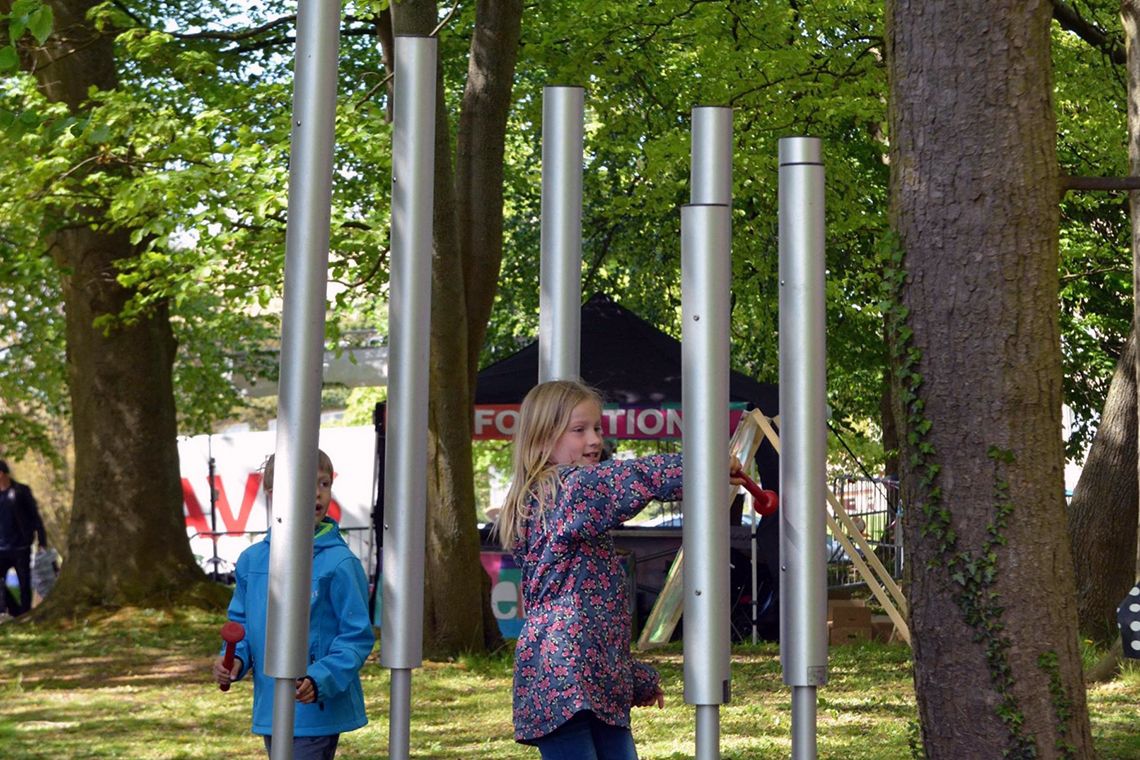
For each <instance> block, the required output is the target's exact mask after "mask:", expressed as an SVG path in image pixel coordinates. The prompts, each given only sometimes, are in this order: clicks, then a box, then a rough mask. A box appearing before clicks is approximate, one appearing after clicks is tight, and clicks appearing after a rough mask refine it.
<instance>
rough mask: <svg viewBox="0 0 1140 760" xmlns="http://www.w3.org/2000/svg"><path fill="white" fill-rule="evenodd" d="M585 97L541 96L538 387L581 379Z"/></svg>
mask: <svg viewBox="0 0 1140 760" xmlns="http://www.w3.org/2000/svg"><path fill="white" fill-rule="evenodd" d="M584 130H585V91H584V90H583V89H582V88H581V87H544V88H543V90H542V228H541V236H542V238H541V243H540V247H541V252H542V259H541V267H540V274H539V328H538V381H539V382H545V381H547V380H565V379H577V378H578V376H579V362H580V355H581V347H580V346H581V330H582V328H581V322H582V146H583V141H584Z"/></svg>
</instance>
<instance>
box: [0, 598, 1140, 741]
mask: <svg viewBox="0 0 1140 760" xmlns="http://www.w3.org/2000/svg"><path fill="white" fill-rule="evenodd" d="M223 622H224V618H223V617H222V616H220V615H216V614H211V613H204V612H201V611H198V610H193V609H179V610H175V611H157V610H140V609H131V610H123V611H120V612H118V613H116V614H114V615H109V616H107V617H104V618H102V619H91V620H88V621H87V622H86V623H83V624H80V625H75V626H72V627H68V628H54V629H45V628H41V627H33V626H29V625H24V624H16V623H11V622H9V623H6V624H4V625H0V656H2V662H3V666H2V667H0V756H2V757H3V758H5V759H6V760H25V759H26V758H52V759H53V760H54V759H57V758H132V760H133V759H136V758H140V759H141V758H218V757H265V754H264V751H263V750H262V748H261V742H260V739H259V738H257V737H254V736H253V735H251V734H250V733H249V713H250V699H251V697H250V691H249V685H248V684H247V683H239V684H236V685H235V686H234V687H233V689H231V690H230V692H229V693H226V694H223V693H222V692H220V691H219V690H218V688H217V687H216V686H215V685H214V684H213V682H212V680H211V679H210V673H209V668H210V663H211V661H212V658H213V656H214V653H215V652H216V651H217V648H218V646H220V639H219V638H218V629H219V627H220V626H221V624H222V623H223ZM373 657H374V658H375V654H374V655H373ZM646 659H647V660H649V661H650V662H652V663H653V664H654V665H656V666H657V667H658V669H659V670H660V671H661V673H662V677H663V680H664V685H665V690H666V707H665V709H664V710H656V709H639V710H635V712H634V736H635V737H636V738H637V741H638V748H639V752H640V754H641V757H642V758H643V760H666V759H669V760H676V759H679V758H688V757H692V755H693V751H694V745H693V714H694V713H693V708H692V707H690V706H688V705H685V704H684V702H683V699H682V685H681V654H680V649H679V648H672V649H667V650H664V651H662V652H660V653H654V654H652V655H649V656H647V657H646ZM829 675H830V681H829V683H828V684H827V686H825V687H822V688H821V689H820V690H819V714H818V735H819V755H820V757H821V758H833V759H835V760H861V759H862V758H870V759H872V760H878V759H880V758H881V759H882V760H892V759H894V758H900V759H901V758H910V757H911V752H910V748H909V737H910V736H911V734H912V731H914V730H915V728H914V727H915V723H914V721H915V706H914V688H913V685H912V681H911V674H910V650H909V649H907V648H905V647H902V646H897V645H894V646H884V645H880V644H863V645H852V646H845V647H837V648H833V649H832V650H831V659H830V664H829ZM362 677H363V681H364V694H365V698H366V700H367V703H368V714H369V717H370V718H371V720H372V722H371V723H370V724H369V725H368V726H366V727H365V728H363V729H361V730H359V731H354V732H352V733H349V734H345V735H344V736H342V737H341V744H340V751H339V752H338V753H337V757H338V758H380V757H384V756H386V754H387V742H388V721H387V715H388V709H387V708H388V671H387V670H386V669H384V668H382V667H380V665H379V663H378V662H375V659H374V660H373V661H372V662H370V663H369V664H368V665H367V666H366V667H365V669H364V672H363V674H362ZM510 684H511V660H510V656H509V654H508V653H504V654H502V655H499V656H494V657H480V658H464V659H461V660H459V661H456V662H425V663H424V666H423V667H422V668H420V669H417V670H416V671H414V672H413V676H412V699H413V704H412V714H413V725H412V729H411V731H412V733H411V745H412V756H413V757H416V758H464V759H467V758H480V759H483V760H491V759H492V758H494V759H495V760H500V759H504V758H530V759H531V760H536V758H537V757H538V752H537V751H536V750H533V749H530V748H527V747H523V746H521V745H517V744H515V743H514V741H513V740H512V739H511V735H512V733H511V703H510ZM732 689H733V693H732V702H731V703H730V704H728V705H725V706H723V707H722V708H721V711H720V716H721V751H722V756H723V757H724V758H725V759H726V760H729V759H732V758H735V759H737V760H744V759H745V758H748V759H752V758H757V759H764V758H786V757H788V756H789V753H790V747H791V743H790V728H791V726H790V720H791V705H790V691H789V689H788V687H786V686H784V684H783V682H782V679H781V675H780V663H779V653H778V649H777V647H776V646H775V645H761V646H758V647H751V646H744V647H738V648H737V649H736V650H735V651H734V654H733V666H732ZM1089 701H1090V707H1091V711H1092V720H1093V734H1094V736H1095V738H1096V744H1097V750H1098V753H1099V756H1100V757H1101V758H1104V759H1105V760H1115V759H1116V758H1140V731H1138V730H1137V728H1136V727H1137V726H1138V725H1140V669H1138V668H1134V667H1130V668H1128V672H1127V673H1126V674H1125V675H1124V676H1123V677H1121V678H1120V679H1118V680H1116V681H1114V682H1112V683H1109V684H1103V685H1098V686H1096V687H1094V688H1093V689H1092V690H1091V691H1090V694H1089ZM979 757H980V756H979Z"/></svg>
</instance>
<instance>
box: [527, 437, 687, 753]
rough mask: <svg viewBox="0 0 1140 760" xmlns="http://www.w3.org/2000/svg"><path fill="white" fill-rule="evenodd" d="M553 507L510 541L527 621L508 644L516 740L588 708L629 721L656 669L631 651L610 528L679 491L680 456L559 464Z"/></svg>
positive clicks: (618, 722)
mask: <svg viewBox="0 0 1140 760" xmlns="http://www.w3.org/2000/svg"><path fill="white" fill-rule="evenodd" d="M559 480H560V484H559V488H558V491H557V493H556V496H555V503H554V505H553V506H552V507H550V508H548V510H547V512H546V514H545V515H542V516H539V517H535V516H534V513H535V505H534V503H533V502H532V503H531V514H532V517H531V518H529V519H528V520H527V522H526V524H525V525H524V532H523V534H522V536H521V537H520V538H519V541H518V543H517V544H516V545H515V549H514V555H515V559H516V561H517V562H518V564H519V567H521V568H522V575H523V577H522V584H523V603H524V608H525V611H526V621H525V622H524V623H523V627H522V631H521V632H520V634H519V639H518V644H517V645H516V647H515V683H514V722H515V739H516V740H517V741H520V742H524V743H526V742H529V741H530V740H533V739H537V738H540V737H542V736H545V735H546V734H549V733H550V732H551V731H553V730H554V729H556V728H558V727H559V726H561V725H562V724H563V723H565V722H566V721H568V720H569V719H570V718H571V717H573V716H574V714H575V713H577V712H580V711H582V710H591V711H593V712H594V714H595V715H597V716H598V718H600V719H601V720H603V721H605V722H606V723H609V724H610V725H614V726H620V727H623V728H628V727H629V710H630V707H631V706H632V705H633V703H634V702H635V701H636V702H644V701H647V700H648V699H650V698H651V697H652V696H653V694H654V692H655V691H656V688H657V684H658V680H659V678H658V675H657V671H655V670H654V669H653V668H651V667H649V666H648V665H645V664H643V663H640V662H636V661H635V660H634V659H633V657H632V656H630V650H629V641H630V615H629V605H628V601H627V599H626V590H625V581H624V571H623V570H622V566H621V563H620V560H619V557H618V554H617V551H616V550H615V548H614V542H613V539H612V538H611V537H610V535H609V533H608V531H609V529H610V528H613V527H615V526H617V525H619V524H620V523H622V522H624V521H625V520H628V519H629V518H631V517H633V516H634V515H636V514H637V513H638V512H640V511H641V510H642V509H643V508H644V507H645V506H646V505H647V504H649V502H651V501H653V500H654V499H659V500H662V501H673V500H676V499H679V498H680V494H681V455H680V454H661V455H656V456H649V457H643V458H641V459H633V460H624V461H617V460H610V461H608V462H603V463H601V464H598V465H595V466H591V467H577V466H569V467H563V468H560V470H559Z"/></svg>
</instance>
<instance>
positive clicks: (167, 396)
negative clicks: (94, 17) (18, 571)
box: [25, 0, 205, 615]
mask: <svg viewBox="0 0 1140 760" xmlns="http://www.w3.org/2000/svg"><path fill="white" fill-rule="evenodd" d="M49 5H51V7H52V10H53V12H54V16H55V31H54V33H53V35H52V37H51V38H50V39H49V40H48V41H47V43H46V45H45V46H44V47H42V48H38V49H35V50H32V51H30V54H29V57H28V58H26V59H25V60H26V62H28V63H29V64H30V65H31V66H32V70H33V72H34V74H35V76H36V79H37V81H38V82H39V85H40V88H41V89H42V91H43V92H44V93H45V94H46V95H47V97H48V98H49V99H51V100H53V101H56V102H60V103H65V104H66V105H67V106H68V108H69V109H70V110H71V112H72V113H75V114H79V113H82V112H83V110H84V109H85V108H86V105H85V101H86V99H87V92H88V89H89V88H91V87H98V88H101V89H113V88H114V87H115V86H116V83H117V77H116V74H115V59H114V51H113V48H112V37H111V36H110V34H111V33H101V32H99V31H98V30H96V29H94V28H93V27H91V26H90V25H89V23H88V21H87V12H88V11H89V10H90V8H91V7H92V6H93V5H95V2H94V1H93V0H83V1H77V2H63V1H62V0H57V1H55V2H51V3H49ZM80 216H81V217H86V218H87V219H83V218H80V219H77V220H75V222H74V223H72V224H70V225H69V226H65V227H63V228H61V229H58V230H56V231H54V232H53V233H52V234H51V236H50V239H49V241H48V242H49V245H50V250H51V254H52V256H53V258H54V260H55V262H56V264H57V265H58V266H59V268H60V269H61V271H62V272H64V307H65V311H66V331H67V371H68V384H69V389H70V394H71V412H72V425H73V430H74V439H75V493H74V499H73V504H72V510H71V521H70V526H69V529H68V561H67V563H66V564H65V565H64V566H63V571H62V574H61V576H60V579H59V583H58V584H57V585H56V587H55V589H54V590H53V591H52V595H51V597H49V598H48V600H47V602H46V606H45V614H47V615H67V614H71V613H72V612H73V611H75V610H78V609H82V608H84V607H90V606H108V605H110V606H117V605H124V604H131V603H139V602H143V601H147V602H157V601H161V600H162V599H168V598H171V597H173V596H176V595H179V594H181V593H183V592H185V591H186V590H187V587H188V586H189V585H191V584H193V583H195V582H197V581H204V580H205V576H204V574H203V573H202V571H201V570H200V569H199V568H198V566H197V564H196V563H195V561H194V556H193V554H192V553H191V551H190V546H189V543H188V542H187V541H186V528H185V525H184V523H183V515H182V493H181V487H180V475H179V465H178V448H177V423H176V416H175V405H174V390H173V363H174V354H175V348H176V344H175V340H174V337H173V333H172V331H171V327H170V320H169V315H168V312H167V310H166V308H165V306H158V307H156V308H155V309H153V310H152V311H151V312H149V313H148V314H147V315H146V316H144V317H142V318H140V319H139V320H138V321H136V322H133V323H131V324H119V325H115V326H113V327H110V328H108V329H103V328H102V327H97V326H96V325H95V321H96V320H97V319H99V318H100V317H108V316H115V315H117V314H119V313H120V311H121V309H122V307H123V305H124V304H125V303H126V301H127V300H128V299H129V297H130V296H131V293H130V291H128V290H126V289H124V288H123V287H122V286H120V285H119V283H118V282H117V281H116V273H117V268H116V262H118V261H120V260H122V259H126V258H129V257H132V256H135V255H137V254H138V251H137V250H136V249H135V247H134V246H133V245H132V244H131V242H130V232H129V230H124V229H112V228H110V227H108V226H107V225H106V224H105V223H103V221H102V219H101V216H102V209H101V208H100V207H99V206H98V205H97V204H93V205H92V206H91V207H89V208H87V209H84V210H83V211H82V213H81V214H80ZM87 220H90V223H86V222H87Z"/></svg>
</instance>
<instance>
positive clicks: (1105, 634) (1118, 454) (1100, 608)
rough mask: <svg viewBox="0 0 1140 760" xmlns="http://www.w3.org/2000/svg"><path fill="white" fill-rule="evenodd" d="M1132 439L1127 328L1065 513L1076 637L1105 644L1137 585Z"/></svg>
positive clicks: (1138, 493)
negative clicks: (1119, 610) (1073, 579)
mask: <svg viewBox="0 0 1140 760" xmlns="http://www.w3.org/2000/svg"><path fill="white" fill-rule="evenodd" d="M1136 439H1137V420H1136V328H1135V326H1133V328H1132V330H1131V331H1130V332H1129V333H1128V341H1127V342H1126V343H1125V344H1124V353H1123V354H1122V355H1121V357H1120V359H1119V361H1118V362H1117V364H1116V371H1115V372H1114V373H1113V376H1112V383H1111V384H1110V385H1109V387H1108V396H1107V397H1106V398H1105V401H1104V410H1103V411H1102V412H1101V415H1100V425H1099V426H1098V427H1097V431H1096V437H1095V438H1093V442H1092V445H1091V446H1089V453H1088V456H1086V457H1085V464H1084V468H1083V469H1082V470H1081V477H1080V480H1078V481H1077V485H1076V488H1074V489H1073V498H1072V500H1071V501H1070V502H1069V510H1068V513H1069V539H1070V541H1071V542H1072V547H1073V566H1074V570H1075V573H1076V575H1075V577H1076V587H1077V620H1078V623H1079V629H1080V633H1081V635H1082V636H1084V637H1086V638H1089V639H1092V640H1093V641H1095V642H1097V643H1098V644H1101V645H1103V646H1107V645H1109V644H1111V643H1112V640H1113V639H1114V638H1116V637H1117V636H1118V635H1119V631H1118V630H1117V625H1116V607H1117V605H1118V604H1120V601H1121V600H1122V599H1124V598H1125V596H1126V595H1127V594H1128V590H1129V589H1131V588H1132V585H1133V584H1134V583H1135V582H1136V574H1135V567H1134V564H1135V562H1134V560H1135V556H1136V521H1137V508H1138V502H1140V490H1138V489H1140V483H1138V482H1137V476H1136V469H1137V468H1136V461H1137V459H1136V457H1137V450H1136Z"/></svg>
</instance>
